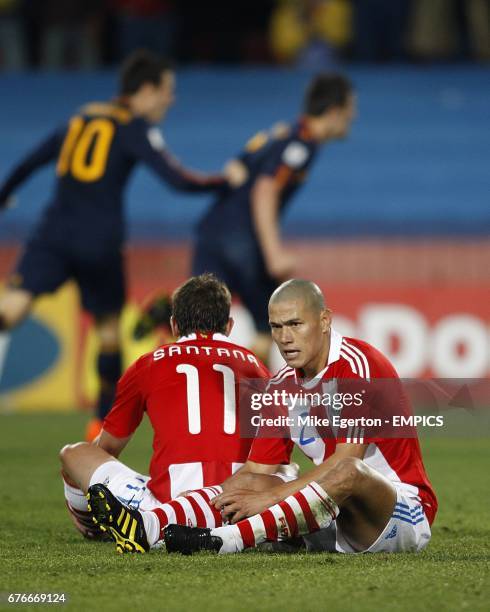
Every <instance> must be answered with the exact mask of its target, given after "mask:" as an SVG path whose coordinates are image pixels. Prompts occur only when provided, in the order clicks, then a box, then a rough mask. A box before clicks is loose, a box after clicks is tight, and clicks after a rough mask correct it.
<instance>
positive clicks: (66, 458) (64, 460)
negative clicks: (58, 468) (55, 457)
mask: <svg viewBox="0 0 490 612" xmlns="http://www.w3.org/2000/svg"><path fill="white" fill-rule="evenodd" d="M90 446H91V445H90V444H88V443H87V442H77V443H76V444H66V445H65V446H63V448H62V449H61V450H60V453H59V458H60V461H61V465H62V466H63V468H67V469H69V467H70V465H72V464H73V463H74V462H76V461H79V459H80V457H81V455H82V454H83V452H84V450H85V448H88V447H90Z"/></svg>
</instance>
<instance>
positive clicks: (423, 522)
mask: <svg viewBox="0 0 490 612" xmlns="http://www.w3.org/2000/svg"><path fill="white" fill-rule="evenodd" d="M269 323H270V326H271V330H272V337H273V339H274V341H275V342H276V344H277V346H278V348H279V350H280V352H281V354H282V356H283V358H284V360H285V361H286V365H285V367H284V368H283V369H282V370H280V371H279V373H278V374H277V375H276V377H275V378H274V379H272V381H271V383H270V388H273V387H274V386H276V387H277V388H280V387H281V386H282V387H284V385H288V384H289V385H293V386H295V387H296V388H297V389H300V390H301V389H307V390H308V391H309V392H312V393H313V392H315V391H318V392H320V393H322V391H323V389H324V388H325V386H329V385H333V386H334V387H335V386H336V388H342V385H344V386H346V388H349V383H350V382H352V383H353V384H358V385H359V384H362V385H364V384H366V386H368V387H369V384H370V381H376V379H387V380H391V381H392V382H393V383H394V384H395V385H396V384H398V380H397V379H398V377H397V373H396V371H395V369H394V368H393V366H392V365H391V363H390V362H389V361H388V360H387V359H386V357H385V356H384V355H382V354H381V353H380V352H379V351H378V350H377V349H375V348H374V347H373V346H371V345H370V344H368V343H367V342H364V341H362V340H358V339H355V338H347V337H344V336H342V335H341V334H340V333H338V332H337V331H335V329H333V328H332V313H331V311H330V309H329V308H328V307H327V306H326V304H325V299H324V296H323V294H322V292H321V290H320V289H319V287H318V286H317V285H315V284H314V283H312V282H309V281H305V280H290V281H288V282H285V283H284V284H282V285H281V286H280V287H279V288H278V289H276V290H275V291H274V293H273V294H272V297H271V298H270V301H269ZM385 414H386V412H385ZM350 415H355V411H352V410H351V411H350ZM295 444H296V445H298V446H299V447H300V449H301V450H302V451H303V452H304V453H305V454H306V455H307V456H308V457H309V458H310V459H311V460H312V462H313V464H314V467H313V468H312V469H311V470H309V471H307V472H306V473H304V474H303V475H301V476H300V477H299V478H297V479H295V480H291V481H289V482H281V483H279V484H276V485H274V486H272V487H269V488H266V489H265V490H264V491H262V492H257V488H256V487H255V489H256V490H255V492H254V491H251V490H250V489H251V488H252V483H256V482H257V481H260V480H261V479H263V478H265V477H266V475H268V474H273V473H275V472H276V471H277V469H278V467H279V466H280V465H281V464H285V463H288V462H289V460H290V458H291V453H292V451H293V448H294V445H295ZM233 484H234V486H233ZM254 486H255V485H254ZM213 503H214V505H215V506H216V508H219V509H221V511H222V513H223V514H224V516H226V517H228V518H229V519H230V522H231V523H232V524H230V525H227V526H223V527H219V528H215V529H193V528H190V527H182V526H176V525H171V526H169V527H167V528H166V530H165V532H164V537H165V541H166V545H167V550H168V551H170V552H172V551H179V552H183V553H191V552H194V551H197V550H202V549H207V550H214V551H217V552H219V553H236V552H240V551H242V550H244V549H246V548H250V547H254V546H257V545H259V544H261V543H263V542H265V541H279V540H280V541H283V540H287V539H289V538H293V537H296V536H301V535H306V534H309V533H313V532H315V531H317V530H319V529H321V528H326V527H329V526H330V525H332V523H334V524H335V526H336V544H335V548H336V550H337V551H339V552H344V553H354V552H367V551H369V552H399V551H419V550H421V549H423V548H424V547H425V546H426V545H427V543H428V542H429V540H430V536H431V524H432V522H433V520H434V517H435V514H436V511H437V499H436V496H435V494H434V491H433V489H432V486H431V484H430V482H429V479H428V477H427V474H426V472H425V468H424V464H423V461H422V455H421V450H420V446H419V442H418V440H417V438H416V434H414V435H413V437H406V438H388V437H385V438H382V437H373V436H372V435H366V432H365V431H363V429H362V427H357V426H353V427H349V428H348V429H340V428H338V429H337V431H335V430H334V429H333V428H332V429H330V430H329V431H324V430H322V431H318V433H317V435H316V436H313V437H308V438H306V439H305V438H304V437H303V436H302V435H300V434H298V433H297V431H293V430H291V432H290V436H289V437H282V438H275V439H267V438H257V439H256V440H254V443H253V445H252V448H251V451H250V455H249V458H248V462H247V464H246V465H245V467H244V468H243V469H242V470H241V471H240V472H239V473H238V474H236V475H235V476H234V477H232V479H231V481H228V483H225V491H224V492H223V493H221V494H220V495H219V496H217V497H216V498H215V500H214V501H213Z"/></svg>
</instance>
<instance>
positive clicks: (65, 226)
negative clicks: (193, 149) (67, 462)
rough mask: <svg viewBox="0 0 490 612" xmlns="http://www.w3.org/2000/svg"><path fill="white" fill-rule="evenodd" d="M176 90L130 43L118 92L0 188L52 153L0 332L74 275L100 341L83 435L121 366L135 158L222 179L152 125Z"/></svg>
mask: <svg viewBox="0 0 490 612" xmlns="http://www.w3.org/2000/svg"><path fill="white" fill-rule="evenodd" d="M174 89H175V75H174V72H173V70H172V68H171V66H170V64H169V63H168V62H167V61H166V60H164V59H162V58H160V57H159V56H157V55H153V54H151V53H149V52H145V51H138V52H135V53H134V54H133V55H131V56H130V57H128V59H127V60H126V61H125V63H124V64H123V66H122V69H121V74H120V86H119V96H118V97H117V98H116V99H115V100H113V101H110V102H94V103H90V104H87V105H85V106H83V107H82V108H81V109H80V110H79V111H77V113H76V114H75V115H74V116H73V117H72V118H71V119H70V121H69V122H68V124H67V125H66V124H63V126H62V127H61V128H59V129H57V130H55V131H54V132H53V133H52V134H50V135H49V137H48V138H47V139H46V140H45V141H43V142H42V143H41V144H40V145H39V146H38V147H36V148H35V149H34V150H33V151H32V152H31V153H30V154H29V155H28V156H27V157H26V158H24V159H23V160H22V162H21V163H20V164H18V165H17V166H16V167H15V168H14V170H13V171H12V172H11V174H10V175H9V176H8V177H7V179H6V180H5V182H4V183H3V185H2V186H1V187H0V205H1V206H6V205H8V203H9V200H10V196H11V193H12V192H13V191H14V190H15V188H16V187H17V186H19V185H20V184H21V183H22V182H23V181H25V180H26V179H27V178H28V177H29V175H30V174H31V173H32V172H33V171H34V170H36V169H38V168H39V167H40V166H42V165H44V164H47V163H48V162H52V161H54V160H57V165H56V176H57V185H56V189H55V193H54V195H53V197H52V199H51V201H50V204H49V206H48V207H47V209H46V211H45V213H44V215H43V217H42V219H41V221H40V222H39V223H38V224H37V226H36V227H35V229H34V231H33V233H32V234H31V236H30V239H29V240H28V242H27V245H26V248H25V250H24V253H23V255H22V257H21V258H20V261H19V262H18V264H17V267H16V270H15V272H14V274H13V275H12V276H11V277H10V279H9V282H8V286H7V288H6V290H5V292H4V293H3V295H2V297H1V298H0V332H2V331H3V332H5V331H6V330H9V329H11V328H13V327H14V326H16V325H18V324H19V323H20V322H21V321H22V320H23V319H24V318H25V317H26V316H27V315H28V313H29V312H30V310H31V307H32V303H33V300H34V299H35V298H37V297H38V296H39V295H41V294H44V293H51V292H53V291H55V290H56V289H57V288H58V287H59V286H60V285H61V284H63V283H64V282H65V281H66V280H68V279H70V278H71V279H74V280H75V281H76V283H77V284H78V287H79V289H80V294H81V301H82V305H83V308H84V309H85V310H86V311H88V312H89V313H90V314H91V315H92V316H93V318H94V321H95V329H96V334H97V337H98V341H99V355H98V358H97V372H98V376H99V380H100V391H99V397H98V403H97V411H96V414H97V418H96V419H95V420H94V421H92V422H91V423H90V424H89V427H88V429H87V437H88V439H91V438H93V437H95V435H97V433H98V432H99V430H100V423H101V420H102V419H103V418H104V416H105V415H106V414H107V412H108V411H109V409H110V407H111V404H112V400H113V395H114V389H115V385H116V382H117V380H118V379H119V377H120V375H121V349H120V332H119V322H120V312H121V309H122V307H123V305H124V302H125V294H126V287H125V276H124V270H123V267H124V262H123V253H122V248H123V243H124V239H125V227H124V218H123V199H122V195H123V190H124V188H125V186H126V183H127V180H128V178H129V176H130V173H131V171H132V170H133V168H134V166H135V164H137V163H138V162H143V163H144V164H145V165H147V166H148V167H149V168H150V169H151V170H153V171H154V172H155V173H156V174H157V175H158V176H159V177H160V178H161V179H162V180H163V181H165V182H166V183H168V184H169V185H171V186H172V187H174V188H175V189H178V190H181V191H189V192H203V191H213V190H217V189H221V188H222V187H223V186H224V183H225V182H224V179H223V178H222V177H221V176H209V177H208V176H201V175H199V174H196V173H194V172H190V171H188V170H186V169H184V168H182V167H181V166H179V165H178V163H177V162H176V161H175V159H174V158H173V157H172V156H171V155H170V153H169V152H168V150H167V149H166V147H165V143H164V140H163V138H162V135H161V133H160V131H159V129H158V128H157V127H156V126H155V124H157V123H158V122H160V121H161V120H162V119H163V117H164V116H165V114H166V112H167V110H168V109H169V107H170V106H171V105H172V103H173V101H174ZM5 344H6V343H5V342H3V346H5ZM0 346H1V344H0Z"/></svg>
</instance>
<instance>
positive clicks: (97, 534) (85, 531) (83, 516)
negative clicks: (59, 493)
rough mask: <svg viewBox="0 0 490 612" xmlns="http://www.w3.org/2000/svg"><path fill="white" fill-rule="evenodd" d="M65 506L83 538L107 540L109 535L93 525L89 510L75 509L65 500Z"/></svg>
mask: <svg viewBox="0 0 490 612" xmlns="http://www.w3.org/2000/svg"><path fill="white" fill-rule="evenodd" d="M65 501H66V500H65ZM66 507H67V508H68V515H69V517H70V519H71V521H72V523H73V524H74V525H75V528H76V530H77V531H79V532H80V533H81V534H82V536H83V537H84V538H86V539H87V540H97V541H101V542H108V541H110V540H111V537H110V536H109V534H108V533H104V532H103V531H101V530H100V529H98V528H97V526H96V525H94V522H93V520H92V513H91V512H83V510H75V508H72V507H71V506H70V504H69V503H68V502H67V501H66Z"/></svg>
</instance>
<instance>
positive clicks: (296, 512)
mask: <svg viewBox="0 0 490 612" xmlns="http://www.w3.org/2000/svg"><path fill="white" fill-rule="evenodd" d="M338 514H339V507H338V506H337V504H336V503H335V502H334V500H333V499H332V498H331V497H330V496H329V495H328V493H327V492H326V491H325V490H324V489H323V488H322V487H321V486H320V485H319V484H318V483H317V482H315V481H313V482H310V483H309V484H308V485H306V487H304V488H303V489H301V490H300V491H297V492H296V493H294V494H293V495H290V496H289V497H287V498H286V499H285V500H284V501H282V502H280V503H279V504H276V505H275V506H271V507H270V508H268V509H267V510H264V512H262V513H261V514H256V515H255V516H252V517H250V518H248V519H244V520H243V521H239V522H238V523H237V524H236V525H229V526H225V527H220V528H218V529H213V531H212V535H216V536H219V537H221V538H222V539H223V547H222V548H221V550H220V553H230V552H240V551H241V550H243V549H244V548H250V547H253V546H257V545H258V544H261V543H262V542H265V541H267V540H269V541H271V540H272V541H275V540H286V539H288V538H294V537H296V536H300V535H305V534H307V533H313V532H314V531H318V529H321V528H323V527H328V526H329V525H330V523H331V522H332V521H334V520H335V519H336V518H337V516H338Z"/></svg>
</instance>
